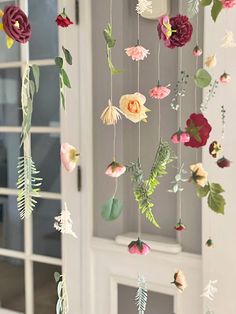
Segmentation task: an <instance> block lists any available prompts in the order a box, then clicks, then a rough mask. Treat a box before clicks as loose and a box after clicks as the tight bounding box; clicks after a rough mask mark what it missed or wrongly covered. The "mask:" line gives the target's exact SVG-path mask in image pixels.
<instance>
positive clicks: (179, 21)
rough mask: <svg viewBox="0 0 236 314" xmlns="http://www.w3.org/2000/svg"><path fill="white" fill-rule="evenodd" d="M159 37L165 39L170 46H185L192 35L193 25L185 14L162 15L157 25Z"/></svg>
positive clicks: (167, 45)
mask: <svg viewBox="0 0 236 314" xmlns="http://www.w3.org/2000/svg"><path fill="white" fill-rule="evenodd" d="M157 31H158V34H159V38H160V39H161V40H163V42H164V44H165V46H166V47H168V48H171V49H173V48H176V47H183V46H184V45H186V44H187V43H188V42H189V41H190V40H191V37H192V33H193V26H192V24H191V23H190V21H189V18H188V17H187V16H185V15H180V14H179V15H176V16H174V17H171V18H170V19H169V18H168V16H164V17H161V19H160V20H159V23H158V25H157Z"/></svg>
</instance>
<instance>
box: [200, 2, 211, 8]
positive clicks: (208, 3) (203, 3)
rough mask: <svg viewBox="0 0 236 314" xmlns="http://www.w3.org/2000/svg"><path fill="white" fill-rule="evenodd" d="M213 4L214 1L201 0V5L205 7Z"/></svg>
mask: <svg viewBox="0 0 236 314" xmlns="http://www.w3.org/2000/svg"><path fill="white" fill-rule="evenodd" d="M211 3H212V0H201V2H200V4H201V5H202V6H204V7H206V6H208V5H210V4H211Z"/></svg>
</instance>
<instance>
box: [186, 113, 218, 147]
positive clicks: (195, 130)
mask: <svg viewBox="0 0 236 314" xmlns="http://www.w3.org/2000/svg"><path fill="white" fill-rule="evenodd" d="M186 123H187V127H186V132H187V133H188V134H189V135H190V141H189V142H187V143H184V145H185V146H190V147H194V148H197V147H201V146H204V145H206V143H207V140H208V138H209V135H210V133H211V130H212V128H211V126H210V124H209V123H208V120H207V119H206V118H205V117H204V115H203V114H201V113H198V114H197V113H192V114H191V115H190V117H189V119H188V120H187V122H186Z"/></svg>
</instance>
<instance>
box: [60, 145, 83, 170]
mask: <svg viewBox="0 0 236 314" xmlns="http://www.w3.org/2000/svg"><path fill="white" fill-rule="evenodd" d="M78 160H79V153H78V151H77V150H76V148H75V147H74V146H72V145H70V144H68V143H63V144H61V162H62V164H63V166H64V168H65V169H66V171H68V172H72V171H73V170H74V169H75V167H76V165H77V163H78Z"/></svg>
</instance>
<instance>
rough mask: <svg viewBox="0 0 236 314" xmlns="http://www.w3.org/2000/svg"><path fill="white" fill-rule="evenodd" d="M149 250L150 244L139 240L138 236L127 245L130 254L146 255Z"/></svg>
mask: <svg viewBox="0 0 236 314" xmlns="http://www.w3.org/2000/svg"><path fill="white" fill-rule="evenodd" d="M150 250H151V248H150V246H149V245H147V244H146V243H145V242H143V241H141V240H140V239H139V238H138V240H137V241H132V242H130V244H129V245H128V251H129V253H130V254H138V255H147V254H148V253H149V252H150Z"/></svg>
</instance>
